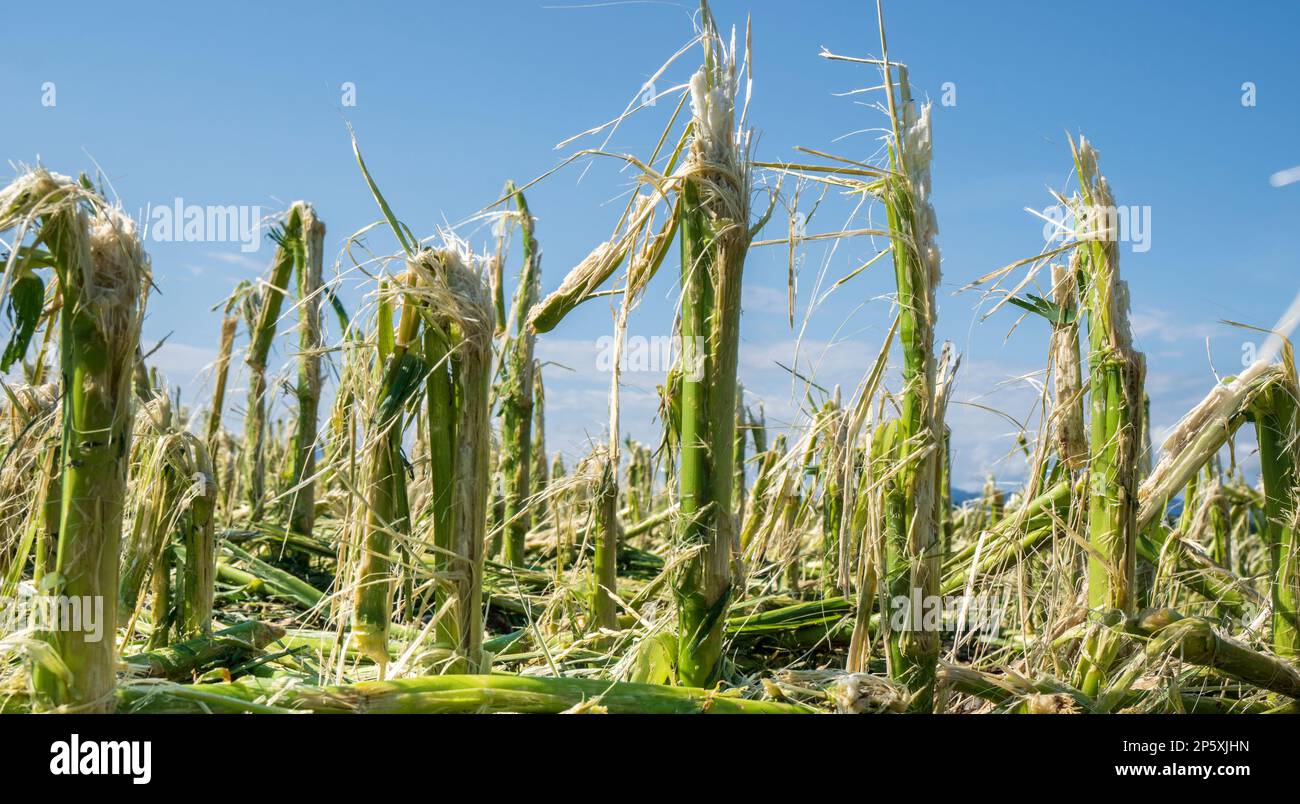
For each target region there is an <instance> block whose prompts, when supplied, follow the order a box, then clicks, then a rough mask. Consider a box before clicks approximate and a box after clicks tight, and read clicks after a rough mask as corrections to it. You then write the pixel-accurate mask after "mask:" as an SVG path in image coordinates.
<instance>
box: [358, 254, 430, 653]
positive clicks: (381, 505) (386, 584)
mask: <svg viewBox="0 0 1300 804" xmlns="http://www.w3.org/2000/svg"><path fill="white" fill-rule="evenodd" d="M417 277H418V271H417V270H416V269H415V267H414V265H413V264H408V268H407V270H406V272H405V273H404V274H403V276H402V277H401V278H400V280H398V281H397V282H395V283H384V284H383V285H381V289H380V294H381V295H380V299H379V315H378V316H377V317H378V319H379V329H380V331H379V338H378V352H377V354H376V360H375V369H376V371H377V373H378V379H379V394H378V396H377V401H376V403H375V408H374V410H373V411H372V412H371V414H370V418H369V421H368V423H367V426H366V434H365V439H364V443H363V446H362V450H363V453H364V459H363V460H364V469H363V473H362V478H363V483H364V493H365V506H364V509H363V511H362V513H361V515H362V516H364V524H363V525H362V527H361V528H360V530H361V544H360V549H359V551H358V555H357V561H358V564H357V575H356V592H355V597H354V600H353V609H352V639H353V640H354V641H355V644H356V647H357V649H358V650H359V651H361V653H362V654H364V655H365V656H368V657H370V658H371V659H372V660H374V662H375V663H376V664H378V665H379V666H380V668H381V672H382V669H383V668H384V666H385V665H386V664H387V662H388V626H389V623H390V622H391V621H392V616H393V571H392V566H393V560H394V557H395V556H394V544H395V541H397V540H401V539H406V538H408V537H409V535H410V534H409V529H410V528H409V518H408V512H406V511H404V510H403V506H402V502H403V501H404V500H405V498H406V493H405V484H406V472H405V467H404V465H403V461H402V432H403V430H404V425H405V408H406V405H407V403H408V402H409V401H410V399H411V397H412V396H413V395H414V394H415V393H416V390H417V389H418V388H419V384H420V380H421V378H422V377H423V375H424V374H425V368H426V367H425V364H424V361H423V359H422V356H421V354H420V353H419V352H418V351H412V350H411V347H412V346H413V345H414V343H415V341H416V338H417V336H418V334H419V323H420V313H419V312H418V311H417V309H416V308H417V304H418V302H417V300H416V298H415V297H414V295H413V294H412V289H413V288H414V286H415V284H416V282H417ZM390 291H391V293H392V295H391V296H390V295H389V293H390ZM394 301H396V302H398V303H400V304H401V305H402V313H401V321H400V323H399V324H398V329H397V333H396V335H394V334H393V329H392V314H391V310H392V306H393V304H394Z"/></svg>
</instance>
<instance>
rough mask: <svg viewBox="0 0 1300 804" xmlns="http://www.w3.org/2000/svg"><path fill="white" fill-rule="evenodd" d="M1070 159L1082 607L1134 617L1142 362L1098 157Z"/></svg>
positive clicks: (1105, 642) (1095, 666) (1102, 668)
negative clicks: (1078, 337)
mask: <svg viewBox="0 0 1300 804" xmlns="http://www.w3.org/2000/svg"><path fill="white" fill-rule="evenodd" d="M1071 148H1072V149H1073V150H1074V152H1075V168H1076V170H1077V172H1078V175H1079V184H1080V190H1081V195H1080V197H1079V200H1078V206H1077V209H1076V220H1077V221H1078V222H1079V224H1078V227H1079V231H1078V233H1077V234H1078V237H1079V240H1080V242H1079V245H1078V251H1079V253H1080V255H1081V256H1080V259H1079V280H1080V285H1081V287H1083V306H1084V309H1085V310H1086V311H1087V313H1088V372H1089V377H1090V379H1089V386H1090V387H1089V397H1090V404H1091V408H1092V413H1091V422H1090V429H1091V433H1090V438H1089V450H1090V451H1089V457H1088V543H1089V545H1090V547H1091V549H1090V550H1089V551H1088V606H1089V608H1090V609H1092V610H1094V611H1096V612H1101V611H1106V610H1119V611H1121V612H1124V613H1125V614H1133V613H1134V612H1135V611H1136V606H1137V589H1136V585H1135V582H1136V581H1135V576H1136V571H1137V553H1138V550H1137V546H1138V486H1139V482H1140V478H1139V465H1138V461H1139V452H1140V450H1141V446H1142V445H1141V434H1142V418H1143V412H1142V400H1143V392H1142V386H1143V380H1144V377H1145V374H1146V362H1145V359H1144V358H1143V356H1142V354H1141V353H1140V352H1138V351H1137V350H1136V349H1134V348H1133V339H1132V334H1131V332H1130V329H1129V322H1128V308H1129V298H1128V286H1127V285H1126V284H1125V283H1124V282H1122V281H1120V278H1119V247H1118V233H1117V232H1116V231H1115V230H1114V228H1113V225H1114V216H1113V210H1114V209H1115V199H1114V197H1113V196H1112V195H1111V192H1110V187H1109V185H1108V184H1107V182H1106V179H1105V178H1104V177H1103V176H1101V174H1100V172H1099V171H1098V167H1097V153H1096V151H1095V150H1094V149H1093V147H1092V145H1091V143H1089V142H1087V141H1086V140H1084V139H1083V138H1080V140H1079V142H1078V144H1077V146H1076V145H1075V143H1074V142H1073V141H1071ZM1117 647H1118V645H1117V643H1116V641H1115V637H1114V635H1113V631H1111V630H1110V629H1109V628H1108V627H1106V626H1104V625H1099V626H1096V627H1094V629H1093V630H1092V632H1091V633H1090V635H1089V638H1088V640H1087V641H1086V644H1085V647H1084V659H1083V662H1084V665H1085V668H1084V669H1085V676H1084V681H1083V686H1082V689H1083V692H1084V693H1085V694H1088V695H1093V694H1096V692H1097V690H1098V689H1099V687H1100V685H1101V683H1102V681H1103V680H1104V678H1105V674H1106V673H1107V672H1108V669H1109V664H1110V662H1111V660H1112V659H1113V657H1114V653H1115V651H1116V650H1117Z"/></svg>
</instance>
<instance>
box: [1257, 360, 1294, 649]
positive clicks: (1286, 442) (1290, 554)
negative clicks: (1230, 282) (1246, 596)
mask: <svg viewBox="0 0 1300 804" xmlns="http://www.w3.org/2000/svg"><path fill="white" fill-rule="evenodd" d="M1288 357H1289V350H1288ZM1293 371H1294V369H1292V371H1291V372H1287V375H1288V376H1286V378H1285V379H1284V380H1282V381H1279V382H1277V383H1275V384H1273V385H1271V386H1270V387H1268V388H1266V389H1265V390H1264V391H1262V392H1261V393H1260V394H1258V395H1257V396H1256V397H1255V401H1254V404H1253V405H1252V407H1251V413H1252V415H1253V418H1254V419H1255V432H1256V433H1257V434H1258V438H1259V458H1260V475H1261V478H1262V480H1263V486H1264V520H1263V523H1262V531H1263V535H1264V544H1265V546H1266V547H1267V549H1268V554H1269V569H1270V572H1271V576H1272V582H1271V584H1270V587H1271V593H1272V594H1271V604H1272V610H1273V613H1272V617H1273V651H1274V652H1275V653H1277V654H1278V655H1279V656H1287V657H1290V656H1295V655H1296V654H1297V653H1300V619H1298V618H1300V545H1297V543H1296V527H1297V516H1300V511H1297V507H1296V505H1297V490H1296V481H1297V474H1296V473H1297V466H1298V465H1300V443H1297V439H1298V438H1300V430H1297V394H1296V383H1295V376H1294V373H1293Z"/></svg>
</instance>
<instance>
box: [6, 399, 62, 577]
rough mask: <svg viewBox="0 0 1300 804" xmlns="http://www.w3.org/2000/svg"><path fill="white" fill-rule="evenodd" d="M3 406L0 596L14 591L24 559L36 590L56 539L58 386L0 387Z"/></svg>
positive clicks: (23, 566)
mask: <svg viewBox="0 0 1300 804" xmlns="http://www.w3.org/2000/svg"><path fill="white" fill-rule="evenodd" d="M0 388H3V390H4V392H5V395H6V396H7V397H8V402H9V404H8V405H7V406H6V409H5V414H6V416H5V418H6V419H7V421H8V424H9V428H8V430H9V432H8V433H7V436H8V438H7V439H5V440H4V441H3V442H0V449H4V450H5V457H6V460H5V461H4V462H3V464H0V598H12V597H14V595H15V594H16V593H17V591H18V587H19V584H20V582H21V581H22V578H23V574H24V572H25V570H26V568H27V559H28V557H29V556H30V557H31V566H32V581H33V583H35V584H36V585H37V588H40V582H41V578H42V577H43V576H44V573H45V571H46V569H47V566H48V561H49V554H50V547H49V545H51V544H55V543H57V541H58V526H59V525H58V522H59V505H60V499H59V483H58V478H59V472H58V457H59V434H58V427H59V418H60V407H59V389H58V386H57V385H55V384H54V383H49V384H46V385H41V386H32V385H26V386H22V385H18V386H11V385H9V384H3V385H0Z"/></svg>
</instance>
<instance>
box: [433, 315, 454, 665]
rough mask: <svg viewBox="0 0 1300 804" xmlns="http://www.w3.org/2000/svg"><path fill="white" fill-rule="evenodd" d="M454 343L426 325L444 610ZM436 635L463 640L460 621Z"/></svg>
mask: <svg viewBox="0 0 1300 804" xmlns="http://www.w3.org/2000/svg"><path fill="white" fill-rule="evenodd" d="M449 349H450V346H449V344H448V343H447V339H446V335H445V334H444V333H442V332H441V331H439V330H438V329H437V328H436V327H432V326H429V327H425V330H424V359H425V362H426V363H427V364H428V366H429V378H428V379H427V380H426V381H425V404H426V405H427V406H428V415H427V416H426V419H427V426H428V430H429V435H428V439H429V461H430V475H429V477H430V481H429V494H430V502H429V505H430V509H431V511H432V513H431V515H430V520H431V527H432V530H433V534H432V535H433V548H434V553H433V560H434V570H435V572H436V574H437V576H436V579H435V587H434V596H433V599H434V611H443V610H444V608H445V607H447V605H448V602H449V601H452V600H455V597H456V587H455V584H454V583H452V582H451V580H450V579H451V572H452V557H453V556H454V555H455V547H456V545H455V539H454V536H453V533H452V498H453V496H454V495H453V484H454V483H455V476H456V471H455V450H456V416H455V406H456V400H455V387H454V386H455V380H454V378H453V377H452V374H451V370H452V366H451V360H450V355H449ZM436 633H437V641H438V642H439V643H440V644H444V645H459V644H460V621H459V619H458V618H457V617H454V616H444V617H441V618H440V619H439V620H438V625H437V632H436Z"/></svg>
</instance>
